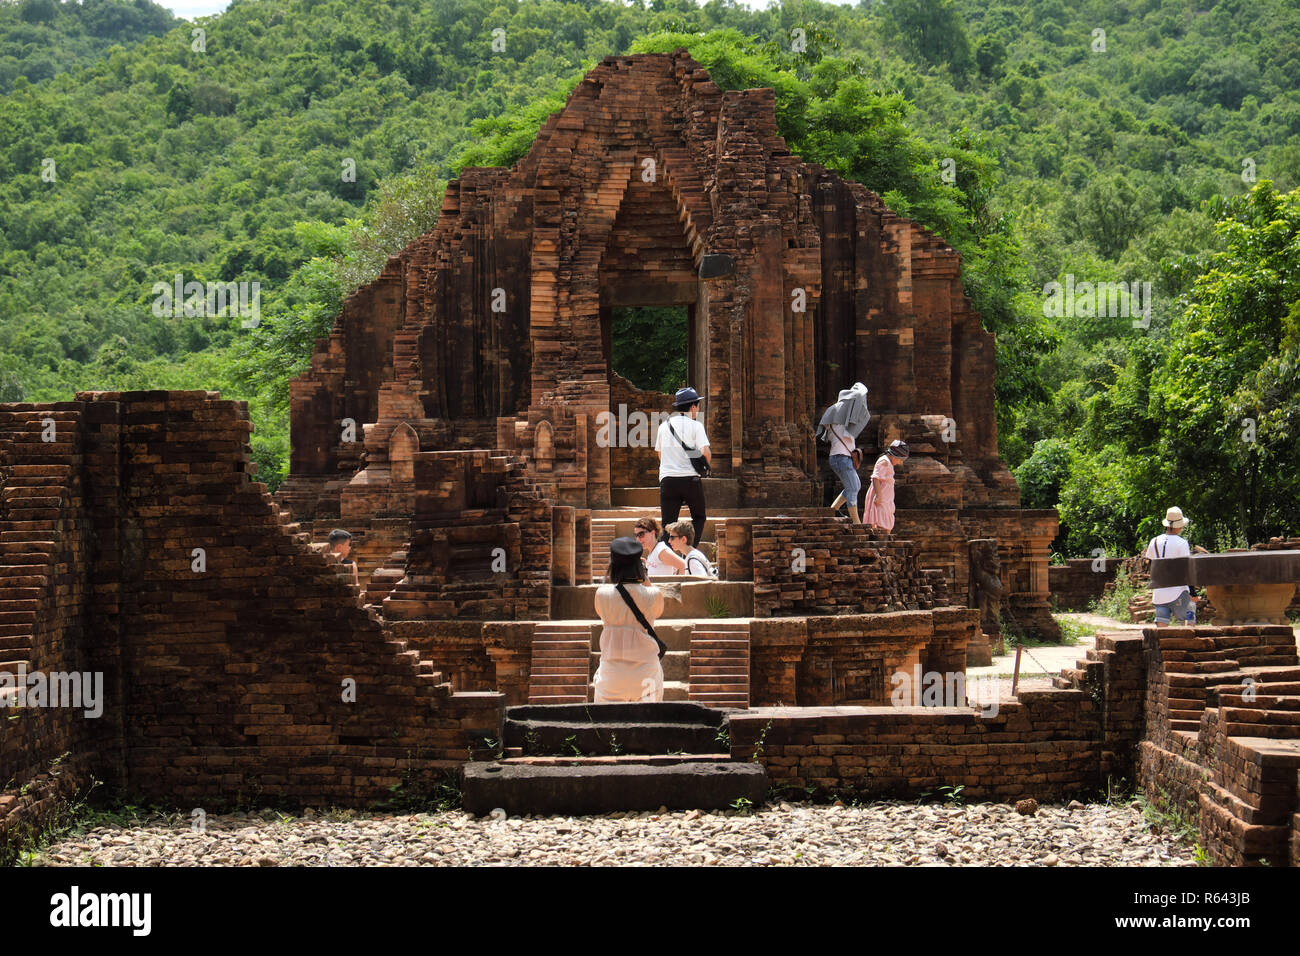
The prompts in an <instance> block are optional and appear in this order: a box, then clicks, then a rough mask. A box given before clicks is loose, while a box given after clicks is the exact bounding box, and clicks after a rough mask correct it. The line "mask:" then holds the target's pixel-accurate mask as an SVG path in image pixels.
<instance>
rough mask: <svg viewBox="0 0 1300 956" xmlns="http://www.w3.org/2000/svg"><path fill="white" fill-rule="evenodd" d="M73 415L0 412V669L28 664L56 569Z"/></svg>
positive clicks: (38, 411)
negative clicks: (51, 428)
mask: <svg viewBox="0 0 1300 956" xmlns="http://www.w3.org/2000/svg"><path fill="white" fill-rule="evenodd" d="M79 417H80V416H79V414H78V413H77V412H73V411H53V410H48V411H47V410H43V409H29V410H24V411H7V412H0V447H3V451H4V454H3V461H4V462H5V464H4V466H3V468H2V469H0V471H2V472H3V488H0V671H7V672H9V673H11V674H16V673H17V672H18V669H19V667H20V666H22V665H30V662H31V656H32V650H33V644H34V642H35V630H36V624H37V615H38V612H39V611H40V607H41V599H42V597H43V595H45V594H46V592H47V591H48V589H49V587H50V586H51V583H52V581H53V580H54V575H55V572H56V570H57V569H56V567H55V562H56V560H57V554H58V550H59V536H60V534H61V531H62V522H63V520H65V517H66V511H65V509H66V508H67V506H68V505H69V503H70V502H69V490H70V489H69V485H70V483H71V482H72V480H73V466H74V464H76V442H75V441H74V440H73V437H74V436H75V430H76V427H77V423H78V420H79ZM48 419H53V420H54V422H55V438H56V440H55V441H53V442H46V441H43V440H42V434H43V432H44V431H45V422H46V420H48ZM10 693H11V694H16V693H17V689H16V688H15V689H11V690H10Z"/></svg>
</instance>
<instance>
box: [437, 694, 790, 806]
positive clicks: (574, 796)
mask: <svg viewBox="0 0 1300 956" xmlns="http://www.w3.org/2000/svg"><path fill="white" fill-rule="evenodd" d="M503 738H504V739H503V741H502V746H503V748H504V751H503V753H504V755H503V757H502V759H499V760H496V761H492V762H490V763H468V764H465V765H464V767H463V772H462V787H461V789H462V798H463V803H464V807H465V809H466V810H469V811H470V812H472V813H478V814H487V813H491V812H492V811H494V810H496V809H498V808H499V809H501V810H504V811H505V813H506V814H507V815H511V816H515V815H519V814H587V813H610V812H616V811H625V810H656V809H658V808H659V807H661V806H663V807H667V808H668V809H670V810H688V809H721V808H724V807H729V806H732V805H734V804H735V803H736V801H737V800H739V799H742V798H743V799H745V800H748V801H749V802H751V803H754V804H757V803H761V802H762V801H763V799H764V798H765V797H766V794H767V789H768V778H767V772H766V771H765V770H764V769H763V767H762V765H761V764H757V763H748V762H744V761H738V760H733V759H731V755H730V738H729V733H728V718H727V714H726V713H725V712H724V711H721V710H717V709H714V708H710V707H703V706H700V705H698V704H694V703H647V704H587V705H581V706H551V707H537V706H532V705H529V706H525V707H510V708H507V710H506V719H505V726H504V733H503Z"/></svg>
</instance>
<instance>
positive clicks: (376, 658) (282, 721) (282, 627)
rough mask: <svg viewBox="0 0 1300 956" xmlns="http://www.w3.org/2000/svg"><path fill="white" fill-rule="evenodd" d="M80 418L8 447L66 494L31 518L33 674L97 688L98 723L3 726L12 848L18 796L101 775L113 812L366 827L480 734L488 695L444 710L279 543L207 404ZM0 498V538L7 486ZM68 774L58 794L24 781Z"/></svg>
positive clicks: (240, 445) (389, 648)
mask: <svg viewBox="0 0 1300 956" xmlns="http://www.w3.org/2000/svg"><path fill="white" fill-rule="evenodd" d="M79 398H80V399H82V401H80V402H78V403H72V404H70V405H66V406H59V407H58V408H57V410H60V411H62V410H70V411H74V412H77V413H79V417H74V418H70V419H69V421H68V424H67V432H66V437H65V433H64V432H63V431H62V429H63V428H64V425H63V423H62V422H60V426H59V427H60V430H61V431H60V441H59V442H58V443H57V444H55V445H52V446H51V445H44V446H43V445H42V444H35V443H31V442H27V443H26V444H27V445H28V446H29V448H30V450H29V451H26V452H25V453H24V455H22V456H19V458H20V459H22V461H23V462H25V463H29V464H30V463H44V464H46V465H59V464H67V465H68V466H69V471H68V473H67V476H66V478H65V480H64V481H65V489H66V493H65V494H64V495H63V496H62V497H61V498H60V499H58V501H57V502H56V501H55V499H54V498H52V497H49V496H47V497H43V498H41V499H39V503H40V504H41V505H42V506H43V507H45V510H47V511H48V512H49V515H48V520H49V521H50V522H51V523H52V524H53V525H54V527H52V528H50V529H48V530H49V537H50V539H51V540H52V545H51V546H50V548H48V549H47V550H48V551H49V554H50V556H51V559H52V560H51V564H50V574H49V576H48V580H47V581H46V582H45V583H44V584H43V585H42V586H41V587H40V588H39V591H40V594H39V595H38V596H37V598H36V607H35V608H34V618H35V620H34V621H33V627H34V634H35V639H34V641H33V644H32V652H31V662H32V664H33V666H34V667H41V668H49V669H54V667H55V666H57V667H59V668H60V669H78V670H81V669H92V670H98V671H102V672H103V673H104V680H105V688H106V703H105V712H104V715H103V717H100V718H98V719H94V720H91V719H86V718H83V717H82V716H81V713H80V711H75V710H71V709H62V710H54V709H39V710H38V709H35V708H31V709H23V710H20V711H18V712H17V714H18V716H19V720H18V721H16V722H15V721H6V722H5V724H6V726H5V727H4V728H3V733H2V734H0V761H2V762H0V771H2V775H3V783H4V784H5V786H6V790H5V791H4V793H3V794H2V795H0V811H3V814H4V825H5V828H6V830H7V831H8V832H9V833H10V834H11V835H12V834H14V833H15V832H16V831H17V830H18V829H19V828H21V827H24V826H28V825H31V824H33V823H34V822H38V817H39V814H40V811H41V809H42V807H41V806H39V805H33V801H32V800H31V799H29V798H30V797H31V796H32V795H33V794H37V795H40V794H46V795H48V794H51V793H53V792H55V791H61V792H65V793H66V792H67V790H68V789H69V788H71V787H75V786H76V785H77V784H78V783H84V782H85V780H86V775H87V774H88V773H89V772H94V773H95V774H96V775H99V774H100V772H101V769H102V771H103V776H101V779H103V780H104V781H105V782H106V783H107V784H108V785H109V787H110V788H111V789H113V790H115V791H118V792H121V793H123V794H127V795H130V796H131V797H132V798H135V799H142V800H151V801H158V802H162V803H165V804H169V805H176V806H182V807H183V806H187V805H190V806H206V807H213V806H218V805H220V804H222V803H225V802H231V801H234V800H236V799H240V798H243V799H262V800H276V801H283V802H288V803H317V804H322V803H333V804H345V805H365V804H368V803H372V802H375V801H379V800H383V799H386V798H388V797H389V796H390V788H392V787H394V786H397V785H400V784H402V783H403V781H404V777H408V776H409V777H413V778H417V779H428V777H429V775H430V774H431V773H432V772H434V771H436V770H438V769H441V768H450V767H452V766H454V765H455V764H456V763H458V762H459V761H460V760H462V759H463V758H464V755H465V752H466V748H467V747H468V746H469V743H470V741H471V740H473V739H474V738H475V737H477V736H479V735H494V734H495V733H496V730H497V726H498V723H499V719H500V714H501V707H502V697H501V695H500V694H497V693H482V694H474V693H466V694H453V693H452V690H451V685H450V684H449V683H447V682H446V681H445V680H444V679H443V675H441V674H438V673H436V672H435V671H434V669H433V667H432V665H431V664H429V663H428V662H422V661H421V660H420V656H419V655H418V654H417V653H415V652H413V651H409V650H407V649H406V645H405V643H404V642H401V641H395V640H390V639H389V638H388V637H386V635H385V634H384V632H383V629H382V627H381V625H380V623H379V622H378V621H377V620H373V619H372V618H371V616H370V615H369V614H368V613H367V612H366V611H365V610H363V609H362V608H361V607H359V606H358V603H357V596H358V595H357V593H356V589H354V588H352V587H351V586H350V585H347V584H345V583H344V582H343V579H342V576H341V571H340V570H339V569H338V567H337V565H335V564H332V563H331V562H329V561H327V560H326V559H325V558H324V557H322V556H321V555H319V554H317V553H316V552H314V551H313V550H312V549H311V548H310V546H309V544H308V542H307V541H306V540H305V538H306V537H307V536H306V535H298V536H295V534H294V533H293V532H292V529H291V528H286V527H285V526H284V525H283V524H282V523H281V521H280V518H279V515H278V510H277V508H276V507H275V505H274V503H273V502H272V501H271V499H270V497H269V496H268V495H267V494H266V492H265V489H264V487H263V486H262V485H259V484H255V483H252V482H251V481H250V480H249V476H248V471H249V467H248V465H249V456H248V449H247V438H248V434H249V432H250V430H251V426H250V425H249V422H248V418H247V411H246V408H245V407H244V406H243V405H242V404H241V403H236V402H223V401H220V400H218V397H217V396H216V395H214V394H210V393H204V392H133V393H88V394H86V395H83V396H79ZM42 408H43V409H45V408H49V407H42ZM10 418H11V419H12V415H11V416H10ZM11 426H12V427H11ZM15 428H17V429H18V430H20V431H21V430H22V429H24V428H27V426H26V425H22V426H15V425H13V423H12V421H5V420H4V419H3V416H2V415H0V429H4V430H5V431H6V437H9V438H11V439H12V437H13V436H12V435H11V434H8V433H9V432H12V431H13V430H14V429H15ZM0 450H3V449H0ZM10 460H11V461H16V460H18V459H15V458H12V457H11V459H10ZM5 477H6V485H5V504H6V508H8V509H9V510H8V511H7V512H6V514H5V516H4V519H5V520H9V521H12V520H13V510H12V506H13V504H14V501H15V500H16V498H15V496H16V494H17V492H16V491H15V489H16V488H17V487H18V486H17V485H16V484H15V479H16V478H18V477H19V475H17V474H15V470H14V469H12V468H11V469H10V470H9V472H8V473H7V474H6V476H5ZM10 526H11V527H12V525H10ZM195 549H201V557H202V559H203V561H204V562H205V564H204V565H196V563H195V562H196V550H195ZM14 560H15V553H14V552H8V553H7V557H6V561H7V563H10V562H13V561H14ZM345 680H348V681H354V682H355V701H354V702H353V701H349V700H345V699H344V681H345ZM37 741H39V743H38V742H37ZM65 752H66V753H67V754H68V756H67V757H65V758H64V759H63V760H61V761H58V765H57V766H56V770H59V769H61V772H60V773H59V774H58V776H57V779H56V778H53V777H50V776H43V775H47V774H49V771H50V764H51V763H52V762H55V758H56V757H59V755H60V754H62V753H65ZM33 785H35V789H33ZM24 788H26V794H25V795H24V793H23V791H24ZM37 802H39V797H38V801H37Z"/></svg>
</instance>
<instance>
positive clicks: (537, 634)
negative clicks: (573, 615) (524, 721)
mask: <svg viewBox="0 0 1300 956" xmlns="http://www.w3.org/2000/svg"><path fill="white" fill-rule="evenodd" d="M590 678H591V628H590V627H589V626H585V625H583V624H581V623H577V624H557V623H539V624H538V625H537V626H536V627H535V628H534V630H533V659H532V670H531V672H530V677H529V685H528V701H529V703H531V704H582V703H585V702H586V701H587V700H588V699H589V697H588V694H589V691H588V685H589V684H590Z"/></svg>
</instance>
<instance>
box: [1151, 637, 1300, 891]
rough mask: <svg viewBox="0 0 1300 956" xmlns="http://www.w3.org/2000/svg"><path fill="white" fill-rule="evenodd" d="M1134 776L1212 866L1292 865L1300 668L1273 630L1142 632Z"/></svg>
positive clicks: (1299, 811) (1290, 640)
mask: <svg viewBox="0 0 1300 956" xmlns="http://www.w3.org/2000/svg"><path fill="white" fill-rule="evenodd" d="M1143 640H1144V655H1145V658H1146V665H1147V680H1146V688H1147V693H1146V737H1145V739H1144V740H1143V741H1142V744H1141V749H1140V761H1141V763H1140V771H1139V778H1140V780H1141V781H1142V784H1143V786H1144V788H1146V789H1147V791H1148V792H1149V793H1151V794H1153V795H1155V797H1156V799H1158V800H1159V801H1160V802H1161V803H1162V804H1164V805H1167V806H1173V807H1175V808H1177V809H1179V810H1180V811H1181V812H1182V813H1184V814H1185V815H1187V816H1188V817H1190V818H1191V819H1192V820H1193V821H1195V823H1196V824H1197V827H1198V829H1199V833H1200V840H1201V843H1202V845H1203V846H1205V848H1206V849H1207V851H1208V852H1209V853H1210V855H1211V857H1212V858H1213V859H1214V860H1215V862H1217V863H1220V864H1224V865H1229V866H1242V865H1258V864H1268V865H1273V866H1286V865H1288V864H1289V865H1292V866H1300V844H1298V843H1297V841H1296V833H1297V828H1296V826H1295V822H1296V817H1297V816H1298V815H1300V663H1298V662H1297V656H1296V642H1295V635H1294V633H1293V632H1292V630H1291V629H1290V628H1289V627H1285V626H1281V625H1248V626H1235V627H1204V626H1203V627H1196V628H1180V627H1179V628H1176V627H1169V628H1161V629H1156V628H1148V629H1146V630H1144V631H1143Z"/></svg>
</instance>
